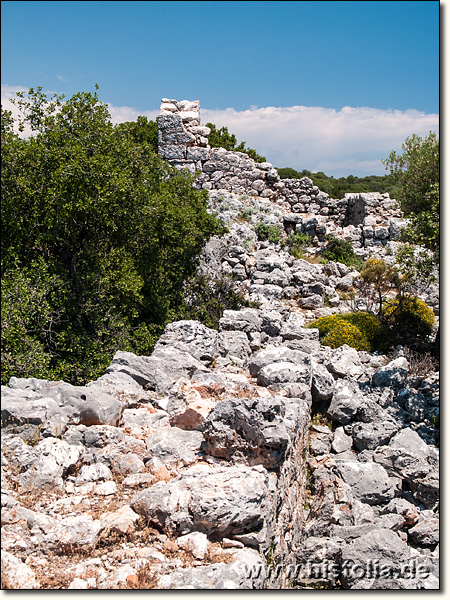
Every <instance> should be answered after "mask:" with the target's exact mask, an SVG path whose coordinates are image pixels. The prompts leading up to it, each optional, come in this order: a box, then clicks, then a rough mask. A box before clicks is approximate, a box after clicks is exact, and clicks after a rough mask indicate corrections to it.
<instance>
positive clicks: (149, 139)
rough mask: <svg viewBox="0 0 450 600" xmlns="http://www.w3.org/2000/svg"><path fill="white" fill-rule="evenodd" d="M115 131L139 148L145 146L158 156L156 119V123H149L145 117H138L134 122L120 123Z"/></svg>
mask: <svg viewBox="0 0 450 600" xmlns="http://www.w3.org/2000/svg"><path fill="white" fill-rule="evenodd" d="M117 130H118V131H120V132H121V133H123V134H124V135H125V136H128V137H129V138H130V139H131V140H132V141H134V142H135V143H136V144H138V145H139V146H147V147H149V148H150V149H151V150H153V152H154V153H155V154H158V118H157V119H156V121H149V120H148V119H147V117H142V116H139V117H138V118H137V119H136V121H127V122H126V123H120V124H119V125H117Z"/></svg>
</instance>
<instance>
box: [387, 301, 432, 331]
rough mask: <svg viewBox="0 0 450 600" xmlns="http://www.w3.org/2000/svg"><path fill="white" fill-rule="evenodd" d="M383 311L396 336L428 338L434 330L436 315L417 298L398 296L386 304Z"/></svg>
mask: <svg viewBox="0 0 450 600" xmlns="http://www.w3.org/2000/svg"><path fill="white" fill-rule="evenodd" d="M383 310H384V317H385V319H386V320H387V322H388V323H390V324H391V330H392V334H393V335H394V336H400V337H403V338H406V339H407V338H408V337H414V338H418V337H426V336H428V335H429V334H430V333H431V332H432V330H433V325H434V313H433V311H432V310H431V308H430V307H429V306H428V305H427V304H426V303H425V302H424V301H423V300H420V299H419V298H417V297H416V296H396V297H395V298H394V299H392V300H388V301H386V302H385V304H384V307H383Z"/></svg>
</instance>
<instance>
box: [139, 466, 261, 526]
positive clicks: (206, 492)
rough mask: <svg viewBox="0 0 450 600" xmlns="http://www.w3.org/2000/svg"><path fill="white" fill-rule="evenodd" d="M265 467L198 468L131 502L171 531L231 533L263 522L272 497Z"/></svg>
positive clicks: (155, 486)
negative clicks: (263, 468) (269, 494)
mask: <svg viewBox="0 0 450 600" xmlns="http://www.w3.org/2000/svg"><path fill="white" fill-rule="evenodd" d="M266 477H267V475H266V472H265V471H264V470H261V467H253V468H249V467H245V466H234V467H225V468H211V467H205V468H203V469H201V470H198V471H192V469H190V470H187V471H185V472H184V473H183V474H182V475H180V476H179V477H177V478H176V479H173V480H172V481H169V482H168V483H163V482H160V483H156V484H155V485H153V486H152V487H150V488H149V489H148V490H144V491H142V492H140V493H139V494H138V495H137V496H135V497H134V498H133V500H132V502H131V507H132V508H133V510H134V511H135V512H137V513H138V514H140V515H142V516H144V517H145V518H146V519H148V520H149V521H150V522H151V523H154V524H155V525H157V526H159V527H162V528H163V529H164V530H167V531H169V532H173V533H177V534H178V535H185V534H187V533H190V532H192V531H200V532H201V533H206V534H207V535H208V536H209V535H213V536H220V537H223V536H230V535H234V534H239V533H244V532H247V531H253V530H255V529H258V528H259V527H261V525H262V523H263V520H264V511H265V503H266V500H267V492H268V490H267V481H266Z"/></svg>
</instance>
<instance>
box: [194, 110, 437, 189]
mask: <svg viewBox="0 0 450 600" xmlns="http://www.w3.org/2000/svg"><path fill="white" fill-rule="evenodd" d="M201 117H202V122H203V123H206V122H207V121H210V122H212V123H214V124H215V125H217V126H218V127H223V126H225V127H228V130H229V131H230V132H231V133H234V134H236V137H237V138H238V140H239V141H241V140H245V142H246V145H247V146H248V147H251V148H255V150H256V151H257V152H258V153H259V154H263V155H264V156H266V158H267V160H269V161H270V162H272V163H273V164H274V165H275V166H278V167H287V166H289V167H292V168H294V169H297V170H300V171H301V170H302V169H308V170H309V171H324V172H325V173H326V174H327V175H334V176H335V177H340V176H345V175H350V174H353V175H359V176H363V175H377V174H379V175H383V174H385V172H386V171H385V169H384V166H383V165H382V163H381V159H383V158H386V157H387V156H388V155H389V153H390V152H391V150H401V145H402V142H403V141H404V140H405V138H406V137H408V136H410V135H412V134H413V133H416V134H418V135H420V136H424V135H427V134H428V132H429V131H430V130H432V131H438V128H439V115H435V114H426V113H423V112H420V111H417V110H406V111H399V110H381V109H377V108H370V107H350V106H345V107H343V108H342V109H341V110H336V109H333V108H323V107H318V106H290V107H272V106H268V107H265V108H251V109H250V110H245V111H236V110H234V109H233V108H227V109H226V110H208V109H202V111H201Z"/></svg>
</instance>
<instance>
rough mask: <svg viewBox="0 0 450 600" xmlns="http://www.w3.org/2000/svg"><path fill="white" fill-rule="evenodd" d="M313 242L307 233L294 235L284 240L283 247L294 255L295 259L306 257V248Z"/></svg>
mask: <svg viewBox="0 0 450 600" xmlns="http://www.w3.org/2000/svg"><path fill="white" fill-rule="evenodd" d="M310 242H311V238H310V237H309V235H308V234H307V233H292V234H291V235H290V236H289V237H287V238H286V239H285V240H283V247H284V248H285V249H287V250H288V252H289V254H292V256H293V257H294V258H303V257H304V248H306V246H308V245H309V244H310Z"/></svg>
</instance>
